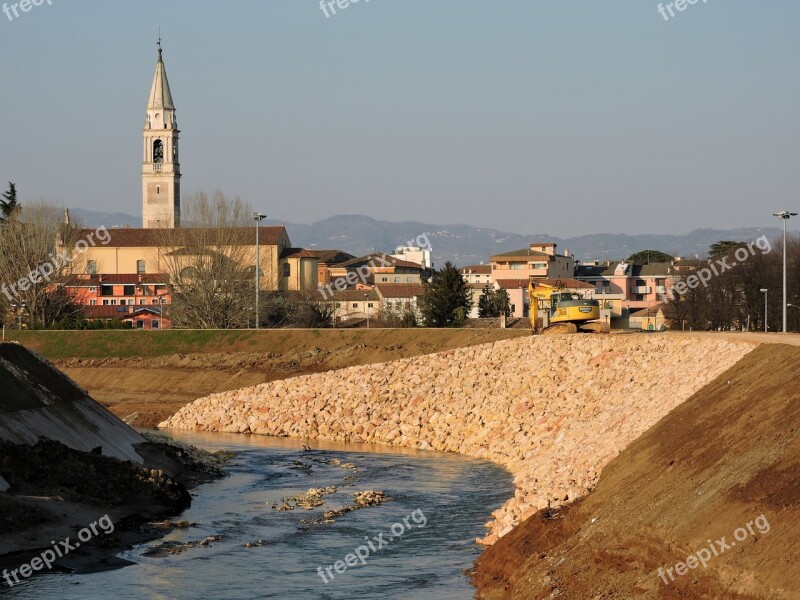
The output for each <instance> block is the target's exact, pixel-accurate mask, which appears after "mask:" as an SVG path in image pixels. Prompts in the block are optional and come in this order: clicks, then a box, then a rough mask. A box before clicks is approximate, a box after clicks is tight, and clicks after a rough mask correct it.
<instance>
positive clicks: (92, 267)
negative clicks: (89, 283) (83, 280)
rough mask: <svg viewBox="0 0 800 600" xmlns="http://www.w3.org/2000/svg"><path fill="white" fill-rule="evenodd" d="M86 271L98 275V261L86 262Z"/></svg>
mask: <svg viewBox="0 0 800 600" xmlns="http://www.w3.org/2000/svg"><path fill="white" fill-rule="evenodd" d="M86 273H87V274H88V275H97V261H96V260H90V261H88V262H87V263H86Z"/></svg>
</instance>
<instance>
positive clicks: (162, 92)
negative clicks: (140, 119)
mask: <svg viewBox="0 0 800 600" xmlns="http://www.w3.org/2000/svg"><path fill="white" fill-rule="evenodd" d="M147 108H148V109H150V108H160V109H164V108H167V109H174V108H175V105H174V104H173V102H172V92H171V91H170V89H169V81H168V80H167V69H166V67H165V66H164V59H163V58H162V57H161V42H160V41H159V43H158V62H157V63H156V74H155V76H154V77H153V87H152V88H151V89H150V102H149V103H148V104H147Z"/></svg>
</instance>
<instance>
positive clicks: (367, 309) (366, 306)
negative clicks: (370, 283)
mask: <svg viewBox="0 0 800 600" xmlns="http://www.w3.org/2000/svg"><path fill="white" fill-rule="evenodd" d="M368 301H369V294H368V293H367V294H364V310H365V311H366V313H367V329H369V304H367V302H368Z"/></svg>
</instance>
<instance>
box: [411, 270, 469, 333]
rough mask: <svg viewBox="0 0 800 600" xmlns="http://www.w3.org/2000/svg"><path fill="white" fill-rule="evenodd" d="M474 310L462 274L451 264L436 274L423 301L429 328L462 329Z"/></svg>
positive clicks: (423, 314)
mask: <svg viewBox="0 0 800 600" xmlns="http://www.w3.org/2000/svg"><path fill="white" fill-rule="evenodd" d="M470 308H472V303H471V301H470V295H469V291H468V289H467V284H466V282H465V281H464V278H463V277H461V273H459V272H458V269H456V268H455V266H453V264H452V263H451V262H449V261H448V262H446V263H445V265H444V267H443V268H442V270H441V271H439V272H437V273H434V275H433V277H432V279H431V281H430V283H429V284H428V285H427V290H426V293H425V296H423V298H422V301H421V307H420V309H421V312H422V316H423V318H424V319H425V325H427V326H428V327H460V326H461V325H463V324H464V321H465V320H466V315H467V314H468V313H469V310H470Z"/></svg>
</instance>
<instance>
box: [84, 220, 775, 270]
mask: <svg viewBox="0 0 800 600" xmlns="http://www.w3.org/2000/svg"><path fill="white" fill-rule="evenodd" d="M71 214H73V215H74V217H76V218H77V219H79V220H80V221H81V223H83V225H84V226H85V227H99V226H101V225H105V226H106V227H109V228H111V227H124V226H125V225H129V226H130V227H140V226H141V219H140V218H138V217H134V216H132V215H126V214H122V213H103V212H95V211H89V210H84V209H72V210H71ZM264 224H265V225H280V224H281V222H280V221H276V220H268V221H265V222H264ZM286 229H287V230H288V232H289V237H290V238H291V240H292V244H293V245H294V246H301V247H304V248H310V249H312V250H313V249H318V250H327V249H333V248H336V249H339V250H344V251H345V252H349V253H350V254H354V255H356V256H363V255H365V254H368V253H370V252H386V253H389V252H392V251H394V249H395V248H396V247H397V246H403V245H406V244H407V242H409V241H411V240H414V239H416V238H417V236H420V235H422V234H426V235H427V236H428V239H430V241H431V246H432V248H433V261H434V264H435V266H437V267H440V266H442V265H443V264H444V263H445V261H448V260H449V261H451V262H453V263H454V264H456V265H458V266H460V267H464V266H468V265H476V264H480V263H482V262H483V263H485V262H488V260H489V256H492V255H494V254H499V253H502V252H509V251H511V250H519V249H520V248H525V247H527V246H528V245H529V244H530V243H531V242H553V243H556V244H558V249H559V252H564V251H566V250H569V252H570V254H574V255H575V258H576V259H577V260H579V261H582V262H587V261H591V260H595V259H600V260H606V259H608V260H614V259H620V258H625V257H627V256H630V255H631V254H633V253H634V252H638V251H640V250H661V251H663V252H666V253H668V254H671V255H673V256H683V257H687V258H695V257H697V258H703V257H705V255H706V253H707V252H708V248H709V246H711V244H713V243H714V242H718V241H720V240H735V241H749V240H753V239H756V238H758V237H760V236H762V235H766V236H767V238H768V239H769V240H771V241H772V240H776V239H778V238H779V236H780V235H781V233H782V232H781V230H780V229H779V228H777V227H765V228H762V227H751V228H743V229H696V230H694V231H692V232H690V233H687V234H684V235H658V234H614V233H597V234H590V235H582V236H577V237H570V238H561V237H557V236H553V235H549V234H546V233H531V234H529V235H522V234H518V233H510V232H507V231H499V230H497V229H490V228H483V227H473V226H471V225H457V224H453V225H436V224H431V223H422V222H420V221H401V222H392V221H379V220H377V219H373V218H371V217H367V216H364V215H337V216H333V217H330V218H327V219H324V220H322V221H318V222H316V223H312V224H310V225H309V224H301V223H286Z"/></svg>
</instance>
